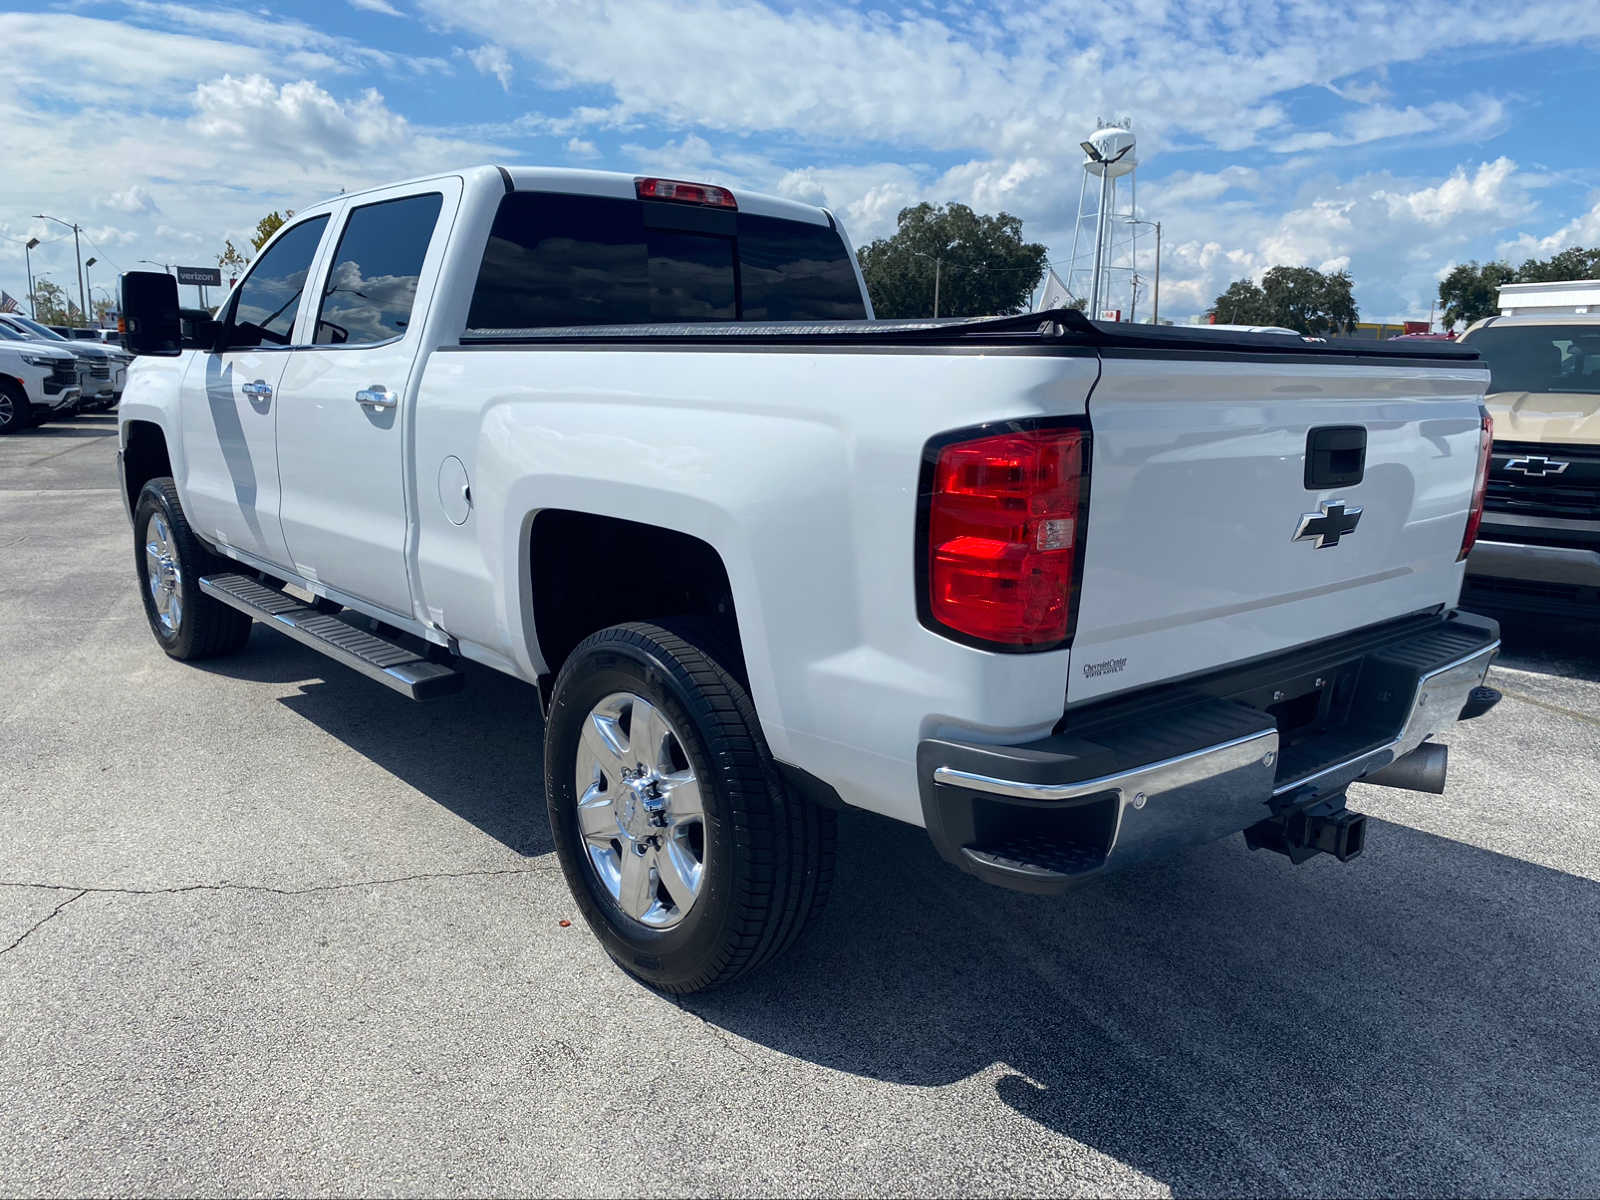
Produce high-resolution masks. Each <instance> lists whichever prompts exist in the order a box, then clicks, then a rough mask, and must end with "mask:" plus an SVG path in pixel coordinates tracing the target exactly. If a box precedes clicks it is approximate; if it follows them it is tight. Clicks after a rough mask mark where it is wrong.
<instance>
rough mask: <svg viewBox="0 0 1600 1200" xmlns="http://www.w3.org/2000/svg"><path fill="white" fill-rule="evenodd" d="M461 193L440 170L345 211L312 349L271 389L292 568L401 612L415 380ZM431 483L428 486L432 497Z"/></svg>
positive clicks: (321, 293) (406, 608) (405, 590)
mask: <svg viewBox="0 0 1600 1200" xmlns="http://www.w3.org/2000/svg"><path fill="white" fill-rule="evenodd" d="M460 196H461V183H460V180H458V179H448V180H441V181H435V182H433V183H430V184H429V185H428V187H427V190H425V191H420V192H419V191H418V190H417V189H416V187H415V185H412V186H410V187H408V188H396V189H392V190H391V191H388V192H376V193H372V194H371V195H370V196H363V197H362V198H361V200H360V202H359V203H353V204H351V205H350V206H349V208H348V209H347V210H346V211H345V212H344V213H343V214H342V216H341V218H340V228H339V232H338V241H337V244H336V247H335V249H334V250H333V251H332V253H331V254H330V255H329V259H328V268H327V270H326V271H324V272H323V274H322V280H321V285H320V288H319V290H318V294H317V297H316V308H315V310H314V312H313V316H312V319H313V321H314V326H313V329H312V333H311V337H310V339H309V340H310V343H311V344H310V345H307V346H303V347H301V348H299V349H297V350H296V351H295V353H294V354H293V355H292V356H290V360H289V364H288V367H287V369H286V370H285V372H284V375H283V377H282V380H281V384H280V390H281V392H282V397H283V399H282V402H281V404H280V407H279V412H278V423H277V459H278V477H279V482H280V486H281V488H282V500H281V508H280V513H281V518H282V523H283V534H284V539H285V541H286V542H287V543H288V548H289V553H290V557H291V565H292V567H293V569H294V570H295V571H296V572H297V573H298V574H300V575H302V576H304V577H305V578H307V579H312V580H316V581H318V582H320V583H322V584H325V585H326V586H328V587H330V588H333V589H336V590H338V591H340V592H344V593H346V594H347V595H350V596H353V597H355V598H357V599H360V600H364V601H366V602H368V603H369V604H373V605H376V606H378V607H379V608H382V609H385V610H387V611H389V612H393V613H397V614H401V615H410V613H411V611H412V605H411V585H410V578H409V573H408V571H407V567H406V562H407V528H408V519H407V514H408V505H407V492H408V489H407V486H406V463H407V461H408V454H407V437H408V433H409V430H410V426H411V419H412V418H411V409H410V399H411V396H412V393H413V391H414V388H413V387H412V384H413V380H414V374H415V369H416V366H417V362H418V356H419V352H420V349H421V346H422V324H423V321H422V315H423V314H424V313H425V312H426V311H427V309H428V302H429V300H430V299H431V297H432V292H433V287H434V284H435V282H436V280H437V277H438V274H439V265H440V262H441V260H442V258H443V255H444V245H445V241H446V237H447V235H448V231H449V227H450V221H451V218H453V217H454V215H455V211H456V207H457V204H458V202H459V200H460ZM430 461H431V460H430ZM437 470H438V466H437V464H436V463H435V464H433V471H434V473H435V475H436V474H437ZM433 481H434V475H430V476H429V477H428V479H427V480H426V481H424V482H425V483H426V484H427V485H428V487H427V492H428V494H429V495H430V496H431V495H433V494H434V492H435V486H436V485H435V484H434V482H433Z"/></svg>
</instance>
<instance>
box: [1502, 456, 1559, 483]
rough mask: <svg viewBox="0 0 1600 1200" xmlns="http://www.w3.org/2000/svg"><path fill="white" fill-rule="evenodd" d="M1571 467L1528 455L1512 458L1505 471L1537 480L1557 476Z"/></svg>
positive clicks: (1550, 459)
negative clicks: (1545, 476)
mask: <svg viewBox="0 0 1600 1200" xmlns="http://www.w3.org/2000/svg"><path fill="white" fill-rule="evenodd" d="M1571 465H1572V464H1571V463H1564V462H1560V461H1558V460H1556V459H1554V458H1546V457H1545V456H1544V455H1542V454H1530V455H1528V457H1527V458H1513V459H1512V460H1511V461H1510V462H1508V463H1507V464H1506V470H1508V471H1516V472H1517V473H1518V474H1520V475H1532V476H1534V477H1535V478H1538V477H1539V476H1541V475H1559V474H1561V472H1563V471H1565V470H1566V469H1567V468H1568V467H1569V466H1571Z"/></svg>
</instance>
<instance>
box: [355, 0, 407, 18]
mask: <svg viewBox="0 0 1600 1200" xmlns="http://www.w3.org/2000/svg"><path fill="white" fill-rule="evenodd" d="M349 2H350V6H351V7H352V8H359V9H362V10H363V11H365V12H374V13H381V14H382V15H383V16H386V17H403V16H405V13H403V12H401V11H400V10H399V9H398V8H396V7H395V6H394V5H392V4H390V3H389V0H349Z"/></svg>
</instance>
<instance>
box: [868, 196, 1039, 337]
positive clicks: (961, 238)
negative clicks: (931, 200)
mask: <svg viewBox="0 0 1600 1200" xmlns="http://www.w3.org/2000/svg"><path fill="white" fill-rule="evenodd" d="M897 224H898V228H897V229H896V230H895V232H894V236H892V237H887V238H879V239H878V240H877V241H875V242H873V243H871V244H870V245H868V246H865V247H863V248H862V250H861V253H860V259H861V274H862V275H863V277H864V278H865V279H866V281H867V291H868V292H869V293H870V294H871V296H872V307H873V310H874V311H875V312H876V313H877V315H878V316H880V317H927V316H932V315H934V285H935V276H937V283H938V315H939V316H941V317H984V316H991V315H998V314H1001V313H1014V312H1021V311H1022V310H1024V309H1025V308H1026V307H1027V305H1028V302H1029V301H1030V300H1031V298H1032V296H1033V289H1034V287H1035V286H1036V285H1037V284H1038V282H1039V280H1040V279H1041V278H1043V276H1044V268H1045V254H1046V251H1045V248H1044V246H1043V245H1041V244H1040V243H1038V242H1024V241H1023V240H1022V218H1020V217H1013V216H1012V215H1011V214H1010V213H1001V214H1000V215H999V216H987V215H984V214H981V213H975V212H973V211H972V209H970V208H968V207H967V206H966V205H965V204H955V203H951V204H946V205H943V206H940V207H937V208H936V207H934V206H933V205H932V204H928V203H926V202H924V203H922V204H918V205H915V206H914V207H911V208H903V209H901V210H900V216H899V219H898V222H897Z"/></svg>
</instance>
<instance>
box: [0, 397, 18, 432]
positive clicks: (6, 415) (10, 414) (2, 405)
mask: <svg viewBox="0 0 1600 1200" xmlns="http://www.w3.org/2000/svg"><path fill="white" fill-rule="evenodd" d="M16 419H17V406H16V404H15V403H13V402H12V399H11V396H10V395H9V394H8V393H6V392H0V429H10V428H11V422H13V421H15V420H16Z"/></svg>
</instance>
